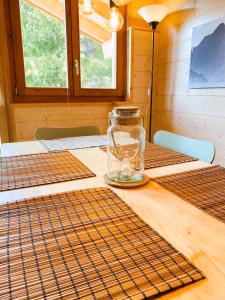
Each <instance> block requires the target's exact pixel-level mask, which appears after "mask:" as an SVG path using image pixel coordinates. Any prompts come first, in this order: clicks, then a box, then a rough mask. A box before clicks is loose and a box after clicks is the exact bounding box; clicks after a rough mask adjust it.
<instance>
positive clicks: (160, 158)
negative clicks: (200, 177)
mask: <svg viewBox="0 0 225 300" xmlns="http://www.w3.org/2000/svg"><path fill="white" fill-rule="evenodd" d="M122 147H126V151H129V148H130V149H131V152H132V145H128V146H118V148H119V149H120V148H122ZM101 149H102V150H103V151H105V152H106V149H107V148H106V147H101ZM132 155H133V154H131V156H132ZM196 160H197V159H196V158H194V157H191V156H188V155H185V154H182V153H180V152H176V151H174V150H170V149H167V148H165V147H161V146H158V145H155V144H152V143H146V145H145V157H144V161H145V169H152V168H159V167H165V166H170V165H176V164H181V163H186V162H192V161H196Z"/></svg>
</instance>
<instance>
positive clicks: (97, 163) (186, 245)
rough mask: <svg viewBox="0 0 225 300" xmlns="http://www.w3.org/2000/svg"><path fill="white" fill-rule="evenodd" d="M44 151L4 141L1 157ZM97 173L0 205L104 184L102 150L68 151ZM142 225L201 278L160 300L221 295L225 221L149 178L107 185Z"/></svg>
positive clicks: (4, 198) (160, 171) (166, 170)
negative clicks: (138, 183)
mask: <svg viewBox="0 0 225 300" xmlns="http://www.w3.org/2000/svg"><path fill="white" fill-rule="evenodd" d="M45 152H48V151H47V150H46V149H45V148H44V147H43V146H42V145H41V144H40V143H39V142H36V141H31V142H20V143H10V144H3V145H2V149H1V155H2V156H14V155H24V154H35V153H45ZM70 152H71V153H72V154H74V155H75V156H76V157H77V158H78V159H79V160H80V161H81V162H82V163H84V164H85V165H86V166H87V167H88V168H89V169H90V170H91V171H93V172H94V173H95V174H96V177H91V178H86V179H81V180H74V181H68V182H61V183H57V184H50V185H43V186H36V187H31V188H24V189H17V190H11V191H6V192H1V193H0V204H4V203H7V202H12V201H16V200H17V201H19V200H22V199H24V198H30V197H37V196H42V195H47V194H53V193H57V192H66V191H72V190H80V189H86V188H93V187H105V186H106V184H105V182H104V179H103V176H104V174H105V173H106V153H105V152H103V151H102V150H101V149H99V148H88V149H81V150H70ZM208 166H209V164H207V163H204V162H202V161H194V162H188V163H182V164H177V165H172V166H166V167H161V168H154V169H149V170H146V171H145V173H146V174H147V175H148V176H149V177H150V178H155V177H158V176H164V175H169V174H174V173H179V172H183V171H189V170H193V169H198V168H204V167H208ZM111 189H112V190H113V191H114V192H115V193H116V194H117V195H118V196H119V197H120V198H121V199H122V200H123V201H125V202H126V203H127V204H128V205H129V206H130V207H131V209H132V210H133V211H135V212H136V213H137V214H138V215H139V216H140V217H141V218H142V219H143V220H144V221H145V222H146V223H147V224H149V225H150V226H151V227H152V228H153V229H154V230H156V231H157V232H158V233H159V234H161V235H162V236H163V237H164V238H165V239H166V240H167V241H168V242H170V243H171V244H172V245H173V246H174V247H175V248H176V249H177V250H179V251H180V252H181V253H183V254H184V255H185V256H186V257H187V258H188V259H189V260H190V261H191V262H192V263H193V264H194V265H195V266H196V267H198V268H199V269H200V270H201V271H202V272H203V273H204V275H205V276H206V279H204V280H201V281H199V282H197V283H194V284H192V285H189V286H187V287H184V288H182V289H179V290H177V291H174V292H172V293H169V294H166V295H165V296H162V297H161V299H168V300H169V299H179V300H188V299H190V300H197V299H202V300H206V299H212V300H223V299H225V224H224V223H223V222H221V221H219V220H217V219H216V218H214V217H212V216H210V215H208V214H206V213H204V212H203V211H202V210H200V209H198V208H196V207H195V206H193V205H191V204H189V203H187V202H185V201H184V200H182V199H180V198H179V197H177V196H176V195H174V194H172V193H171V192H169V191H167V190H166V189H164V188H162V187H161V186H159V185H158V184H157V183H156V182H154V181H153V180H150V182H149V183H148V184H147V185H145V186H144V187H141V188H136V189H130V190H126V189H117V188H111Z"/></svg>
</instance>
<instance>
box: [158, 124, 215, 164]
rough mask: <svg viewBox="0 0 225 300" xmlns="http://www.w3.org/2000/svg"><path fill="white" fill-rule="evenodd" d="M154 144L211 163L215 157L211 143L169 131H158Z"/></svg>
mask: <svg viewBox="0 0 225 300" xmlns="http://www.w3.org/2000/svg"><path fill="white" fill-rule="evenodd" d="M154 144H156V145H160V146H163V147H166V148H169V149H171V150H175V151H178V152H181V153H183V154H186V155H189V156H192V157H195V158H198V159H200V160H202V161H204V162H207V163H211V162H212V161H213V159H214V157H215V147H214V145H213V144H212V143H211V142H208V141H203V140H197V139H193V138H188V137H185V136H182V135H178V134H174V133H172V132H169V131H164V130H159V131H157V132H156V133H155V135H154Z"/></svg>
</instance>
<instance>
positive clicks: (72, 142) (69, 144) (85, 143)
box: [39, 135, 107, 151]
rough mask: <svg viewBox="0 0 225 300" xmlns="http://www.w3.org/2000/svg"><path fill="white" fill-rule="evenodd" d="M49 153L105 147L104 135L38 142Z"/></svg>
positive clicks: (105, 139)
mask: <svg viewBox="0 0 225 300" xmlns="http://www.w3.org/2000/svg"><path fill="white" fill-rule="evenodd" d="M39 142H40V143H41V144H42V145H43V146H44V147H45V148H46V149H48V150H49V151H60V150H72V149H84V148H93V147H100V146H105V145H106V144H107V137H106V135H91V136H79V137H69V138H61V139H55V140H40V141H39Z"/></svg>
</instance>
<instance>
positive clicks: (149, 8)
mask: <svg viewBox="0 0 225 300" xmlns="http://www.w3.org/2000/svg"><path fill="white" fill-rule="evenodd" d="M138 13H139V15H140V16H141V17H142V18H143V19H144V20H145V21H146V22H147V23H151V22H161V21H162V19H164V18H165V16H166V15H167V14H168V13H169V8H168V7H167V6H166V5H162V4H153V5H146V6H143V7H141V8H140V9H139V10H138Z"/></svg>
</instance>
